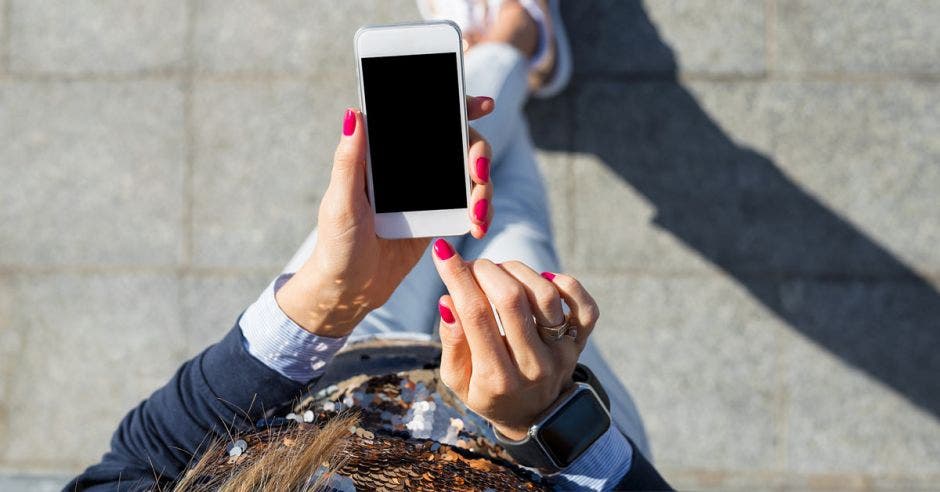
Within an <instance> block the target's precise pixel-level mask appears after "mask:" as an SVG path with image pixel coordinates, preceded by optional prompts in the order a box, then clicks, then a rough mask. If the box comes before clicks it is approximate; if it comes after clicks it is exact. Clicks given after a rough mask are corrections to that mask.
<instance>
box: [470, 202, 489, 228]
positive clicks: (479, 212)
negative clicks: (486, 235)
mask: <svg viewBox="0 0 940 492" xmlns="http://www.w3.org/2000/svg"><path fill="white" fill-rule="evenodd" d="M489 206H490V204H489V202H487V201H486V198H484V199H482V200H480V201H478V202H477V204H476V205H474V206H473V216H474V217H476V219H477V220H478V221H480V222H483V221H485V220H486V211H487V209H488V208H489Z"/></svg>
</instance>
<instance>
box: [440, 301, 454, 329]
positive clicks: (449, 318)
mask: <svg viewBox="0 0 940 492" xmlns="http://www.w3.org/2000/svg"><path fill="white" fill-rule="evenodd" d="M437 310H438V311H440V312H441V319H442V320H444V322H445V323H447V324H451V323H453V322H454V321H456V319H455V318H454V313H452V312H450V308H448V307H447V306H445V305H444V304H443V303H438V304H437Z"/></svg>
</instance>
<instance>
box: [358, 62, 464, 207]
mask: <svg viewBox="0 0 940 492" xmlns="http://www.w3.org/2000/svg"><path fill="white" fill-rule="evenodd" d="M456 57H457V53H454V52H449V53H433V54H423V55H404V56H382V57H370V58H362V61H361V63H362V84H363V91H364V93H365V102H366V124H367V126H368V134H369V157H370V158H371V161H372V188H373V193H374V195H375V203H374V204H373V206H374V207H375V211H376V212H377V213H387V212H407V211H417V210H440V209H452V208H466V206H467V189H466V186H467V184H466V183H467V181H466V176H465V175H464V166H463V155H464V151H465V149H464V146H463V138H462V135H463V134H462V131H461V125H462V124H463V123H462V122H461V117H460V98H461V97H463V96H462V95H461V94H460V86H459V84H458V79H457V76H458V74H457V59H456Z"/></svg>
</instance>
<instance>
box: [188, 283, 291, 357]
mask: <svg viewBox="0 0 940 492" xmlns="http://www.w3.org/2000/svg"><path fill="white" fill-rule="evenodd" d="M276 275H277V273H275V272H272V274H271V275H266V274H261V273H243V274H227V275H208V274H192V275H187V276H186V277H184V279H183V284H182V289H183V292H182V294H183V295H182V306H181V309H182V313H181V318H182V323H183V327H184V331H185V333H186V338H185V339H186V350H187V356H188V357H192V356H194V355H196V354H198V353H199V352H201V351H202V350H203V349H205V348H206V347H207V346H209V345H210V344H213V343H216V342H218V341H219V340H221V339H222V337H224V336H225V334H226V333H228V331H229V330H230V329H231V328H232V327H233V326H234V325H235V321H236V320H238V317H239V316H240V315H241V314H242V313H243V312H244V311H245V309H247V308H248V306H249V305H251V303H253V302H255V300H256V299H257V298H258V296H259V295H260V294H261V291H263V290H264V288H265V287H267V286H268V284H269V283H270V282H271V281H272V280H273V279H274V277H275V276H276Z"/></svg>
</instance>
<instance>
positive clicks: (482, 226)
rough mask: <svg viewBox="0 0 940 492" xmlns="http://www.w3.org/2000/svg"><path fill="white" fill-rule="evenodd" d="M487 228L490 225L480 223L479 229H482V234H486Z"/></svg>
mask: <svg viewBox="0 0 940 492" xmlns="http://www.w3.org/2000/svg"><path fill="white" fill-rule="evenodd" d="M489 228H490V226H488V225H486V224H480V230H481V231H483V234H486V231H488V230H489Z"/></svg>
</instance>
